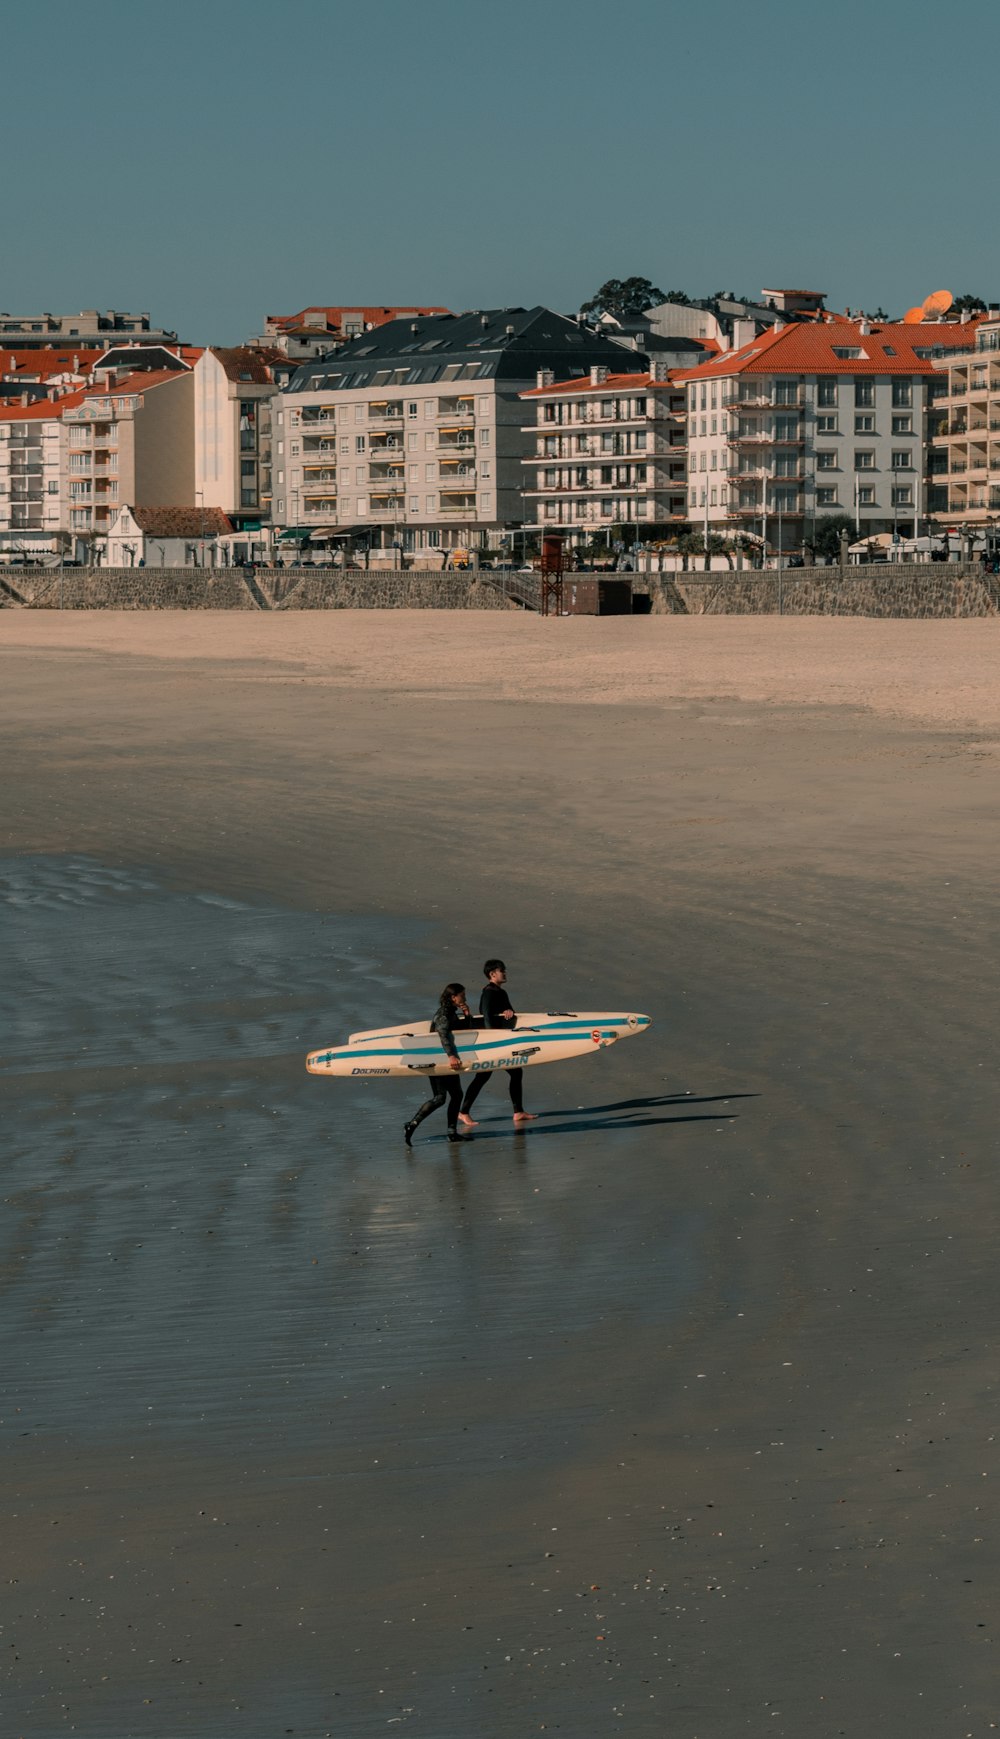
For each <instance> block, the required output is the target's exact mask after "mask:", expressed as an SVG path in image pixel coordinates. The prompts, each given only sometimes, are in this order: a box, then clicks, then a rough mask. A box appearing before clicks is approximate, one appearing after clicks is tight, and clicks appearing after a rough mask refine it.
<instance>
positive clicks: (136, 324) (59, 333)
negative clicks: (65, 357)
mask: <svg viewBox="0 0 1000 1739" xmlns="http://www.w3.org/2000/svg"><path fill="white" fill-rule="evenodd" d="M126 335H127V336H128V339H129V342H130V343H131V344H161V343H162V344H176V342H177V334H176V332H168V331H167V330H166V328H165V327H162V326H153V325H152V324H151V323H150V318H149V315H148V314H124V313H120V312H119V311H118V310H117V309H115V308H109V309H108V311H107V313H105V314H102V313H100V312H99V310H98V309H97V308H85V309H84V310H83V312H82V314H7V313H6V312H4V311H3V310H2V309H0V344H3V345H8V344H9V345H13V346H14V347H15V348H18V349H22V350H23V349H27V348H28V347H29V346H30V347H34V346H36V345H37V346H42V345H47V344H62V345H72V346H73V347H74V349H75V348H77V347H78V346H82V347H83V348H84V349H87V348H89V349H100V350H106V349H107V348H108V346H109V344H112V343H114V342H115V340H116V339H118V338H121V337H125V336H126Z"/></svg>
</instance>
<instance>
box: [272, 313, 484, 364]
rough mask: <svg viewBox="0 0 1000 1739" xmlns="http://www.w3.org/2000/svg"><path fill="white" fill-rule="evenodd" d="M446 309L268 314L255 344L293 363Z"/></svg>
mask: <svg viewBox="0 0 1000 1739" xmlns="http://www.w3.org/2000/svg"><path fill="white" fill-rule="evenodd" d="M450 312H451V310H450V309H448V308H433V307H432V308H345V307H336V308H327V307H313V308H301V309H300V310H299V312H298V313H297V314H268V315H267V317H266V319H265V321H264V336H263V338H262V339H255V340H254V341H253V342H254V344H256V345H260V344H262V345H264V346H265V347H270V348H273V349H276V350H280V351H281V352H282V353H283V354H284V355H285V356H288V357H292V358H294V359H295V360H296V361H304V360H306V359H307V358H310V357H317V356H329V355H330V353H331V351H334V350H339V349H340V347H341V345H343V344H349V343H350V341H351V339H352V338H360V337H361V334H362V333H363V332H371V331H372V330H373V329H374V328H375V327H376V326H386V325H388V323H389V322H390V320H415V319H416V318H417V316H418V315H424V314H448V313H450Z"/></svg>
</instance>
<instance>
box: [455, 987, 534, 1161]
mask: <svg viewBox="0 0 1000 1739" xmlns="http://www.w3.org/2000/svg"><path fill="white" fill-rule="evenodd" d="M483 971H484V972H485V974H486V983H485V984H484V985H483V991H482V995H481V996H480V998H479V1012H480V1014H481V1015H482V1017H483V1025H484V1026H485V1027H494V1028H501V1029H502V1028H506V1030H507V1031H508V1032H512V1031H513V1030H514V1028H515V1027H516V1025H517V1014H516V1012H515V1010H514V1004H513V1003H512V1002H511V1000H510V997H509V996H508V995H507V992H506V990H505V989H504V986H505V985H506V983H507V968H506V966H505V965H504V963H503V961H502V960H487V962H486V964H485V966H484V967H483ZM492 1073H493V1071H492V1069H486V1070H484V1071H483V1073H482V1074H477V1075H476V1078H475V1080H474V1081H471V1082H470V1083H469V1086H468V1087H467V1088H466V1092H465V1098H464V1099H463V1100H462V1109H461V1111H460V1112H459V1122H460V1123H464V1124H465V1125H466V1126H467V1128H469V1129H476V1128H477V1127H478V1125H477V1123H476V1120H475V1118H474V1117H472V1116H471V1115H470V1113H471V1111H472V1107H473V1105H474V1104H475V1103H476V1100H477V1099H478V1098H479V1095H480V1093H481V1092H482V1090H483V1088H484V1087H485V1085H486V1083H487V1081H488V1080H489V1078H490V1075H491V1074H492ZM507 1075H508V1079H509V1082H510V1102H511V1104H512V1105H513V1107H514V1122H515V1123H534V1121H535V1113H534V1111H526V1110H525V1109H524V1098H523V1091H524V1089H523V1080H524V1070H523V1069H508V1070H507Z"/></svg>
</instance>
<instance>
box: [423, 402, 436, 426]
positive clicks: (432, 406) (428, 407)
mask: <svg viewBox="0 0 1000 1739" xmlns="http://www.w3.org/2000/svg"><path fill="white" fill-rule="evenodd" d="M436 416H437V399H424V420H425V422H426V421H429V420H430V418H431V417H436Z"/></svg>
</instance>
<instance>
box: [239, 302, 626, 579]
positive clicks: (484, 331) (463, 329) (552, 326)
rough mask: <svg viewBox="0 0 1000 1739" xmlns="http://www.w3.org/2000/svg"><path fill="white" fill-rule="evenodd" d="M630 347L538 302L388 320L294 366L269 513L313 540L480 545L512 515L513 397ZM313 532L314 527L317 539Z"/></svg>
mask: <svg viewBox="0 0 1000 1739" xmlns="http://www.w3.org/2000/svg"><path fill="white" fill-rule="evenodd" d="M633 363H634V370H635V372H636V373H639V372H640V371H641V370H642V369H643V368H644V367H645V366H646V365H645V361H644V359H643V358H642V357H641V356H639V355H638V354H635V353H630V352H626V351H623V350H622V348H621V347H620V346H619V345H616V344H614V343H612V342H611V341H610V340H608V339H606V338H603V337H601V336H600V335H599V334H598V333H595V332H594V331H593V330H592V329H591V328H589V327H587V326H584V325H581V324H580V323H579V322H578V321H575V320H569V319H567V318H566V317H565V316H564V315H561V314H554V313H552V312H551V311H550V310H548V309H546V308H540V307H536V308H494V309H489V310H485V311H476V312H473V313H468V314H462V315H454V314H435V315H427V316H421V315H418V316H416V317H415V318H414V319H405V320H394V321H391V322H389V323H387V324H385V325H383V326H380V327H377V328H375V329H373V330H372V331H369V332H365V333H363V334H362V335H361V337H360V338H356V339H354V340H352V342H351V343H349V344H347V345H345V346H344V347H343V348H342V349H341V350H340V351H338V352H337V354H336V355H335V356H332V357H330V358H328V359H327V361H326V363H325V364H318V365H317V364H313V365H308V364H307V365H304V366H303V367H302V368H300V369H299V370H298V371H297V373H296V374H295V375H294V376H293V378H292V380H291V382H290V383H289V386H288V390H287V391H286V392H284V393H282V394H281V396H280V399H279V401H278V409H277V411H276V413H275V418H276V420H275V439H274V460H273V469H274V491H273V492H274V502H275V520H276V522H277V523H279V524H281V525H284V526H285V527H286V528H288V529H290V530H291V531H293V532H294V533H295V534H296V535H299V534H301V536H302V537H303V538H309V537H312V539H313V540H314V541H337V540H338V539H343V538H350V539H360V540H363V541H366V542H368V543H369V545H370V547H372V548H376V549H378V548H382V549H386V548H390V547H395V548H397V549H402V550H404V551H417V550H422V549H430V548H440V549H456V548H459V547H471V548H481V547H484V546H485V545H487V544H489V543H490V542H492V540H493V538H494V537H495V535H496V533H497V532H498V530H499V529H500V528H501V527H504V526H519V525H521V524H522V523H523V521H524V502H523V498H522V493H521V492H522V487H523V475H522V464H521V461H522V459H523V458H524V457H526V455H527V453H528V451H529V448H530V447H531V445H533V439H534V431H532V432H531V434H526V433H525V431H524V427H523V424H524V411H523V407H522V405H521V401H520V395H521V393H522V392H523V391H525V389H526V388H528V387H530V386H533V385H535V383H536V381H537V377H538V370H539V369H546V370H549V371H551V373H552V376H553V379H554V380H566V379H578V380H584V379H587V378H588V377H589V372H590V369H591V368H592V367H595V366H597V367H606V368H608V369H609V370H614V371H615V372H616V373H628V372H630V369H631V365H632V364H633ZM317 534H318V536H317Z"/></svg>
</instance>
